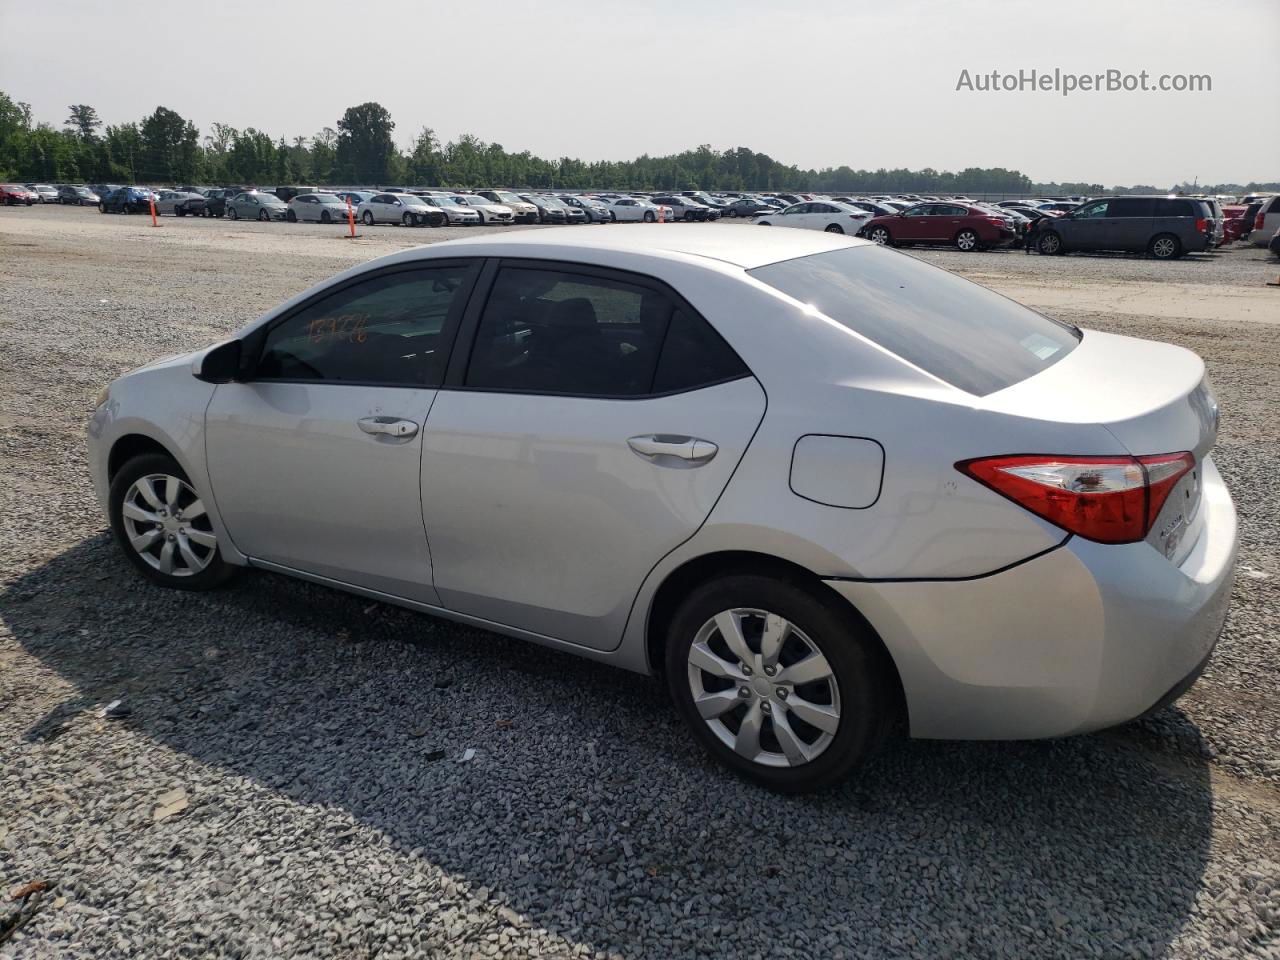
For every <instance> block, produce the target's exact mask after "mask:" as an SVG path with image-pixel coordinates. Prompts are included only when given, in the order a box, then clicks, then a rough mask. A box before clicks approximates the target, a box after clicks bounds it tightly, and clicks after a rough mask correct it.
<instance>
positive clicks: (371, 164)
mask: <svg viewBox="0 0 1280 960" xmlns="http://www.w3.org/2000/svg"><path fill="white" fill-rule="evenodd" d="M395 128H396V125H395V122H394V121H393V120H392V119H391V114H390V113H388V112H387V109H386V107H384V106H382V104H380V103H374V102H373V101H370V102H368V103H362V104H360V105H359V106H356V107H348V108H347V110H346V112H345V113H344V114H343V115H342V119H341V120H339V121H338V146H337V158H336V159H337V167H338V171H339V175H340V176H344V177H349V178H351V179H353V180H356V181H359V182H360V183H385V182H387V181H388V180H389V179H390V177H391V175H392V174H391V166H392V158H393V157H394V156H395V155H396V147H395V144H394V143H393V142H392V140H391V131H392V130H394V129H395Z"/></svg>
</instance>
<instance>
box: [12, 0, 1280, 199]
mask: <svg viewBox="0 0 1280 960" xmlns="http://www.w3.org/2000/svg"><path fill="white" fill-rule="evenodd" d="M0 36H4V37H5V38H6V41H5V45H4V52H3V54H0V90H3V91H4V92H5V93H7V94H9V96H11V97H13V98H14V99H15V100H19V101H26V102H28V103H30V104H31V105H32V109H33V113H34V116H35V119H37V120H44V121H47V122H50V123H53V124H55V125H59V126H60V125H61V124H62V123H63V121H64V120H65V119H66V116H67V106H68V105H69V104H73V103H88V104H91V105H92V106H94V107H95V108H96V109H97V110H98V113H99V115H100V116H101V117H102V118H103V120H105V121H106V122H107V123H121V122H125V121H130V120H139V119H141V118H142V117H143V116H145V115H146V114H148V113H150V112H151V111H152V110H154V109H155V108H156V107H157V106H159V105H163V106H166V107H169V108H170V109H173V110H176V111H177V112H178V113H180V114H182V116H184V117H186V118H187V119H189V120H191V121H192V122H194V123H195V124H196V126H198V127H199V128H200V129H201V132H202V133H207V132H208V130H209V127H210V124H212V123H213V122H215V121H217V122H221V123H227V124H230V125H232V126H234V127H237V128H244V127H250V126H252V127H256V128H258V129H260V130H264V131H266V132H267V133H269V134H270V135H271V136H272V137H279V136H284V137H286V138H287V139H292V138H293V137H295V136H308V137H309V136H311V135H312V134H314V133H316V132H318V131H319V130H321V129H322V128H324V127H326V126H328V127H336V126H337V120H338V118H339V117H340V116H341V115H342V112H343V110H344V109H345V108H346V107H348V106H352V105H355V104H358V103H362V102H364V101H367V100H376V101H378V102H379V103H381V104H382V105H383V106H385V107H386V108H387V109H388V110H389V111H390V112H391V116H392V118H393V119H394V120H395V122H396V129H395V138H396V140H397V142H398V143H400V144H401V146H403V147H407V146H408V145H409V144H410V143H411V142H412V140H413V138H414V137H415V135H416V134H417V133H418V131H419V130H421V129H422V128H423V127H424V126H429V127H432V128H433V129H434V130H435V131H436V133H437V135H438V136H439V137H440V138H441V139H442V140H448V139H451V138H453V137H456V136H458V135H459V134H462V133H472V134H475V135H476V136H478V137H480V138H481V139H482V140H486V141H496V142H498V143H501V144H502V145H503V146H504V147H506V148H507V149H508V150H515V151H518V150H523V149H528V150H530V151H531V152H533V153H534V154H536V155H539V156H543V157H548V158H556V157H562V156H569V157H577V158H580V159H583V160H604V159H609V160H624V159H632V158H634V157H636V156H639V155H640V154H643V153H648V154H651V155H661V154H666V153H672V152H676V151H679V150H683V149H688V148H692V147H696V146H697V145H699V144H703V143H707V144H711V145H712V146H713V147H715V148H717V149H727V148H730V147H737V146H746V147H750V148H752V149H754V150H758V151H761V152H764V153H767V154H769V155H770V156H772V157H774V158H775V159H777V160H780V161H782V162H783V163H788V164H797V165H799V166H801V167H805V168H810V167H813V168H818V167H827V166H839V165H841V164H847V165H848V166H850V167H853V168H855V169H876V168H879V167H888V168H895V167H908V168H911V169H921V168H925V167H932V168H934V169H936V170H960V169H963V168H964V167H970V166H974V167H1006V168H1010V169H1017V170H1020V171H1022V172H1023V173H1025V174H1026V175H1028V176H1029V177H1031V179H1032V180H1035V181H1038V182H1049V181H1073V182H1087V183H1099V184H1102V185H1104V186H1113V185H1130V184H1151V185H1155V186H1167V185H1171V184H1173V183H1176V182H1182V181H1192V180H1198V181H1199V182H1200V183H1231V182H1234V183H1247V182H1249V181H1274V180H1280V123H1277V122H1276V121H1277V119H1280V57H1277V56H1276V39H1277V37H1278V36H1280V0H1221V2H1215V3H1204V2H1203V0H1158V2H1157V0H1072V2H1070V3H1047V2H1041V0H1024V2H1019V0H965V2H963V3H955V2H947V0H873V2H869V0H786V2H768V0H644V2H635V0H632V2H627V3H624V2H618V0H542V2H540V3H533V2H527V3H518V2H510V0H489V2H479V0H472V2H470V3H454V4H442V3H438V2H431V0H420V2H413V0H364V2H361V3H351V2H347V3H340V2H333V0H269V2H266V3H263V2H260V0H259V2H249V0H219V2H217V3H189V2H185V0H111V2H105V3H104V2H102V0H42V2H41V3H40V4H39V5H37V6H35V7H33V6H32V5H31V4H30V3H29V2H28V0H0ZM113 37H115V38H117V39H112V38H113ZM1033 69H1034V70H1037V71H1039V72H1040V73H1041V74H1045V73H1046V72H1047V73H1048V74H1052V73H1053V71H1054V70H1055V69H1057V70H1060V71H1062V72H1064V73H1073V74H1090V75H1092V74H1095V73H1099V72H1104V71H1106V70H1108V69H1112V70H1116V71H1119V72H1120V73H1121V74H1133V75H1137V74H1138V73H1139V72H1140V71H1143V70H1146V71H1147V72H1148V73H1149V75H1150V78H1149V82H1150V83H1153V84H1154V83H1156V82H1157V80H1158V78H1159V77H1160V76H1161V75H1162V74H1170V75H1172V74H1184V75H1185V74H1208V75H1209V76H1210V77H1211V83H1212V89H1211V90H1208V91H1199V92H1181V93H1179V92H1159V91H1147V92H1142V91H1133V92H1125V91H1116V92H1106V91H1101V92H1083V91H1076V92H1073V93H1072V94H1070V95H1068V96H1063V95H1062V94H1061V93H1060V92H1053V91H1048V92H1045V91H997V92H981V91H978V90H968V89H961V90H958V89H957V86H958V84H960V83H961V81H962V76H963V74H962V71H966V70H967V71H968V74H969V79H970V82H971V83H972V84H973V85H975V86H976V85H977V83H978V80H977V79H976V78H977V77H978V76H979V75H983V74H990V73H991V71H993V70H996V71H1000V72H1001V73H1002V74H1015V75H1016V74H1017V73H1018V72H1019V71H1028V72H1029V71H1031V70H1033Z"/></svg>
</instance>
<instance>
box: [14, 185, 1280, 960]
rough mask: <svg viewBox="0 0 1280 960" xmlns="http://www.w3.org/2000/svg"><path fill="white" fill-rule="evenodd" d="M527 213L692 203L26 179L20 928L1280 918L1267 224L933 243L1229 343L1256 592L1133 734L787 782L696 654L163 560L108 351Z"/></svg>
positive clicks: (884, 932) (486, 927)
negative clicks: (113, 490) (309, 201)
mask: <svg viewBox="0 0 1280 960" xmlns="http://www.w3.org/2000/svg"><path fill="white" fill-rule="evenodd" d="M524 229H557V230H569V229H573V230H577V231H580V232H584V233H588V234H594V233H595V232H597V231H608V232H610V233H612V232H614V231H617V232H618V233H620V234H625V233H626V232H628V231H632V230H649V229H671V230H681V229H684V227H683V226H682V225H681V224H671V225H663V226H661V227H652V226H643V225H633V224H609V225H591V226H576V227H567V226H566V227H539V226H530V227H523V226H513V227H492V228H491V227H441V228H418V229H413V228H404V227H392V226H374V227H366V226H363V225H361V226H359V227H358V232H359V233H360V237H359V238H357V239H355V240H350V239H343V238H342V235H343V233H344V231H345V230H346V227H345V225H337V224H332V225H321V224H290V223H282V222H254V221H249V222H243V221H242V222H235V223H233V222H231V221H227V220H218V219H205V218H197V217H186V218H164V219H162V220H161V226H160V227H158V228H154V229H153V228H152V227H151V226H150V218H149V217H145V216H137V215H134V216H130V217H124V216H104V215H101V214H99V213H98V212H97V211H96V210H94V209H92V208H76V207H58V206H44V207H39V206H37V207H31V208H25V209H6V210H0V250H3V251H4V254H5V257H4V259H5V269H4V273H5V281H4V287H3V293H2V294H0V473H2V474H3V476H4V478H5V483H4V484H0V890H3V891H4V892H5V893H7V892H8V891H10V890H12V889H13V888H15V887H18V886H20V885H22V884H25V883H28V882H30V881H34V880H46V881H51V882H53V883H54V884H55V886H54V888H53V889H52V890H50V891H49V896H48V898H47V900H46V901H45V902H44V903H43V905H42V908H41V910H40V911H39V912H38V913H37V914H36V915H34V916H32V917H31V918H30V919H29V920H28V921H27V922H26V925H25V926H24V927H23V929H22V930H21V931H20V932H18V933H17V934H16V935H15V936H14V938H13V939H12V940H11V941H10V942H8V943H3V942H0V957H7V956H10V955H12V956H15V957H17V956H21V957H42V958H43V957H50V958H52V957H59V958H61V957H122V958H123V957H144V956H146V957H149V956H169V955H172V956H193V957H195V956H199V957H231V956H238V957H271V956H278V955H282V954H286V953H289V954H292V953H299V954H306V955H311V956H316V957H335V958H336V957H341V958H352V957H361V958H372V957H378V958H394V957H406V958H407V957H415V956H423V955H429V956H441V957H471V956H501V955H506V954H513V955H531V954H534V953H535V951H536V952H537V953H539V954H540V955H542V956H545V957H571V956H590V957H608V958H627V960H632V958H649V957H652V958H655V960H667V958H675V957H696V956H700V955H707V954H712V953H714V954H716V955H724V956H735V957H744V958H746V957H790V956H795V957H802V956H803V957H841V956H843V957H849V958H852V957H925V958H941V957H955V958H974V957H984V958H985V957H1009V958H1025V957H1041V956H1046V957H1064V958H1073V960H1074V958H1079V957H1091V956H1093V957H1104V958H1111V957H1127V956H1134V957H1149V956H1173V957H1183V958H1203V957H1223V958H1226V957H1240V956H1246V955H1255V956H1271V955H1273V954H1274V951H1275V950H1276V944H1277V942H1278V941H1277V937H1280V887H1278V886H1277V881H1276V878H1277V876H1278V875H1280V832H1278V829H1277V828H1278V825H1280V700H1278V699H1277V697H1276V691H1277V689H1280V666H1278V664H1280V561H1278V560H1277V554H1276V547H1275V545H1276V543H1277V542H1280V481H1278V480H1277V474H1276V470H1275V463H1276V461H1277V459H1278V458H1280V440H1278V439H1277V430H1276V422H1277V418H1278V417H1280V336H1278V334H1280V288H1273V287H1267V286H1266V285H1265V284H1266V281H1268V280H1275V279H1276V274H1277V272H1280V266H1278V265H1277V261H1276V260H1275V259H1274V258H1273V257H1270V256H1269V255H1268V254H1267V253H1266V251H1265V250H1262V249H1259V248H1253V247H1243V246H1239V247H1232V248H1224V249H1223V250H1222V251H1221V252H1217V253H1213V254H1203V255H1196V256H1188V257H1185V258H1183V259H1180V260H1177V261H1171V262H1159V261H1155V260H1151V259H1146V258H1142V257H1139V256H1114V255H1076V256H1067V257H1045V256H1026V255H1024V254H1023V253H1022V252H1021V251H1020V250H1017V251H1014V250H995V251H982V252H971V253H961V252H958V251H956V250H946V249H927V248H917V249H915V250H913V251H912V252H911V254H910V255H914V256H920V257H922V258H924V259H927V260H929V261H931V262H934V263H938V264H939V265H942V266H945V267H947V268H949V269H952V270H956V271H957V272H960V273H962V274H963V275H965V276H968V277H970V278H972V279H974V280H977V281H978V282H981V283H984V284H986V285H988V286H991V287H992V288H994V289H996V290H998V291H1000V292H1002V293H1005V294H1007V295H1009V296H1012V297H1014V298H1015V299H1018V300H1021V301H1022V302H1025V303H1027V304H1029V305H1030V306H1032V307H1035V308H1037V309H1040V310H1042V311H1043V312H1045V313H1048V314H1050V315H1052V316H1055V317H1058V318H1061V319H1064V320H1068V321H1071V322H1073V323H1076V324H1079V325H1081V326H1084V327H1090V328H1098V329H1104V330H1108V331H1112V332H1117V333H1122V334H1130V335H1134V336H1142V337H1151V338H1156V339H1161V340H1168V341H1172V342H1175V343H1179V344H1182V345H1184V346H1187V347H1189V348H1191V349H1193V350H1195V351H1197V352H1198V353H1200V354H1201V355H1202V356H1203V357H1204V358H1205V360H1206V362H1207V364H1208V366H1209V370H1210V375H1211V377H1212V379H1213V384H1214V389H1215V391H1216V393H1217V396H1218V399H1219V402H1220V405H1221V409H1222V428H1221V434H1220V438H1219V442H1218V447H1217V451H1216V453H1215V457H1216V459H1217V461H1218V463H1219V466H1220V468H1221V470H1222V472H1223V474H1224V475H1225V477H1226V479H1227V481H1228V483H1229V484H1230V485H1231V489H1232V492H1233V495H1234V496H1235V498H1236V502H1237V506H1238V509H1239V512H1240V522H1241V535H1242V542H1241V556H1240V562H1239V573H1238V580H1237V585H1236V588H1235V597H1234V601H1233V603H1234V605H1233V609H1232V612H1231V616H1230V618H1229V620H1228V623H1227V628H1226V633H1225V635H1224V637H1223V639H1222V642H1221V643H1220V645H1219V647H1218V650H1217V652H1216V654H1215V656H1214V659H1213V660H1212V662H1211V664H1210V666H1209V669H1208V671H1207V672H1206V674H1205V676H1204V677H1203V679H1202V680H1201V681H1200V682H1199V683H1198V684H1197V685H1196V686H1195V687H1194V688H1193V689H1192V690H1191V692H1190V693H1189V694H1188V695H1187V696H1185V697H1184V698H1183V699H1182V700H1181V701H1179V703H1178V704H1177V705H1176V707H1174V708H1172V709H1168V710H1165V711H1163V712H1161V713H1159V714H1157V715H1155V716H1153V717H1150V718H1148V719H1145V720H1142V721H1138V722H1135V723H1132V724H1129V725H1127V726H1124V727H1122V728H1118V729H1115V730H1111V731H1107V732H1104V733H1101V734H1096V735H1092V736H1086V737H1078V738H1073V739H1069V740H1061V741H1048V742H1032V743H1016V744H1015V743H976V744H966V743H929V742H914V743H901V744H896V745H894V746H892V747H891V748H889V749H888V750H886V751H885V752H884V754H883V755H882V756H880V757H879V758H878V759H877V760H876V761H875V762H874V763H873V765H872V766H871V768H870V769H868V770H867V771H866V772H865V773H864V774H863V775H862V776H860V777H859V778H858V779H856V780H854V781H851V782H849V783H848V784H846V785H845V786H844V787H842V788H841V789H839V790H837V791H834V792H832V793H829V794H825V795H821V796H818V797H809V798H786V797H779V796H775V795H772V794H769V793H766V792H764V791H762V790H760V789H758V788H755V787H752V786H748V785H745V784H744V783H742V782H739V781H737V780H735V779H733V778H732V777H731V776H729V775H727V774H726V773H724V772H723V771H722V770H720V769H719V768H718V767H715V766H714V765H713V764H712V763H711V761H710V760H709V759H708V758H706V757H705V756H704V754H703V753H702V751H701V750H700V749H699V748H698V747H697V745H696V744H695V743H694V742H693V741H692V740H691V739H690V738H689V737H688V736H687V735H686V733H685V732H684V730H683V728H682V727H681V726H680V725H679V723H678V720H677V717H676V715H675V713H674V711H673V710H672V709H671V707H670V705H669V704H668V703H667V702H666V698H665V694H664V692H663V688H662V687H661V685H660V684H659V683H658V682H656V681H653V680H648V679H644V678H641V677H637V676H632V675H628V674H624V673H622V672H619V671H615V670H612V669H608V668H604V667H600V666H597V665H594V664H592V663H589V662H586V661H582V660H578V659H574V658H571V657H568V656H563V655H559V654H556V653H552V652H549V651H547V650H544V649H541V648H535V647H532V646H528V645H524V644H522V643H520V642H518V641H514V640H509V639H506V638H502V637H498V636H496V635H492V634H487V633H484V632H481V631H478V630H473V629H469V628H465V627H461V626H457V625H453V624H449V623H445V622H443V621H436V620H432V619H429V618H427V617H423V616H419V615H415V614H411V613H408V612H405V611H402V610H399V609H395V608H391V607H387V606H384V605H381V604H377V603H370V602H369V601H367V600H363V599H360V598H357V597H353V596H348V595H345V594H341V593H336V592H332V591H328V590H325V589H323V588H320V587H317V586H313V585H310V584H306V583H302V582H298V581H293V580H287V579H284V578H281V577H277V576H274V575H270V574H265V573H253V574H251V575H248V576H244V577H241V578H240V579H239V580H238V581H236V582H235V584H234V585H233V586H232V587H231V588H230V589H228V590H226V591H223V592H218V593H211V594H204V595H198V596H196V595H178V594H174V593H170V592H166V591H161V590H156V589H148V588H146V587H145V586H143V585H142V584H141V583H140V582H139V581H138V580H137V578H136V577H135V576H134V574H133V573H132V571H130V570H129V569H127V568H126V566H125V564H124V562H123V561H122V560H121V559H120V558H119V556H118V554H117V552H116V551H115V549H114V548H113V547H112V545H111V544H110V543H109V542H108V534H107V531H106V528H105V524H104V521H103V519H102V517H101V515H100V513H99V511H98V507H97V504H96V502H95V501H94V500H93V496H92V492H91V489H90V486H89V481H88V477H87V473H86V468H85V463H84V425H85V422H86V420H87V418H88V415H89V409H90V404H91V400H92V398H93V396H94V395H95V394H96V393H97V391H98V390H99V389H100V388H101V387H102V386H103V385H104V384H105V383H107V382H108V381H109V380H110V379H111V378H113V377H114V376H116V375H118V374H119V373H120V372H122V371H124V370H126V369H130V368H132V367H135V366H137V365H139V364H142V363H145V362H147V361H149V360H152V359H154V358H156V357H159V356H163V355H165V354H174V353H178V352H181V351H186V350H190V349H194V348H195V347H197V346H200V345H203V344H206V343H209V342H212V341H214V340H215V339H218V338H220V337H222V336H225V335H227V334H229V333H231V332H232V331H234V330H235V329H237V328H238V327H240V326H241V325H242V324H243V323H245V322H246V321H248V320H249V319H251V318H253V317H254V316H256V315H257V314H259V313H260V312H262V311H263V310H266V309H268V308H270V307H271V306H273V305H275V304H276V303H278V302H280V301H281V300H283V299H285V298H287V297H289V296H292V295H293V294H296V293H298V292H300V291H302V290H303V289H305V288H306V287H308V286H309V285H311V284H312V283H315V282H317V281H319V280H321V279H324V278H325V277H327V276H330V275H332V274H333V273H335V272H337V271H339V270H342V269H345V268H346V267H347V266H350V265H352V264H355V263H359V262H362V261H364V260H366V259H369V258H372V257H376V256H379V255H382V254H384V253H389V252H393V251H395V250H397V249H401V248H404V247H407V246H412V245H416V244H419V243H426V242H435V241H439V240H445V239H450V238H453V237H464V236H472V235H475V234H476V233H478V232H480V231H482V230H524ZM723 229H778V228H763V227H737V228H735V227H734V226H731V225H725V226H724V227H723ZM1088 387H1089V385H1088V384H1081V385H1080V389H1081V390H1087V389H1088ZM117 699H119V700H121V701H122V703H123V704H124V705H125V710H126V711H127V715H124V716H121V717H120V718H119V719H106V718H104V717H103V716H102V708H103V707H104V706H105V705H106V704H108V703H109V702H111V701H114V700H117ZM7 909H8V904H7V902H5V901H3V900H0V923H3V921H4V918H5V917H6V911H7ZM0 932H3V931H2V929H0ZM178 944H182V947H181V948H179V947H178V946H177V945H178ZM6 951H8V952H6Z"/></svg>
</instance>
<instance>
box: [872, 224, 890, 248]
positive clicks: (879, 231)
mask: <svg viewBox="0 0 1280 960" xmlns="http://www.w3.org/2000/svg"><path fill="white" fill-rule="evenodd" d="M871 242H872V243H878V244H881V245H883V244H886V243H888V242H889V231H888V230H886V229H885V228H884V227H876V228H875V229H874V230H872V231H871Z"/></svg>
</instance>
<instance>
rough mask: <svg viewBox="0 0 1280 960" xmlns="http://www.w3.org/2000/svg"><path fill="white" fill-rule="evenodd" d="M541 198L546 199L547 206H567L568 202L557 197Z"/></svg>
mask: <svg viewBox="0 0 1280 960" xmlns="http://www.w3.org/2000/svg"><path fill="white" fill-rule="evenodd" d="M542 199H543V200H545V201H546V203H547V206H549V207H567V206H568V204H567V203H565V202H564V201H563V200H561V199H560V198H559V197H543V198H542Z"/></svg>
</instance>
